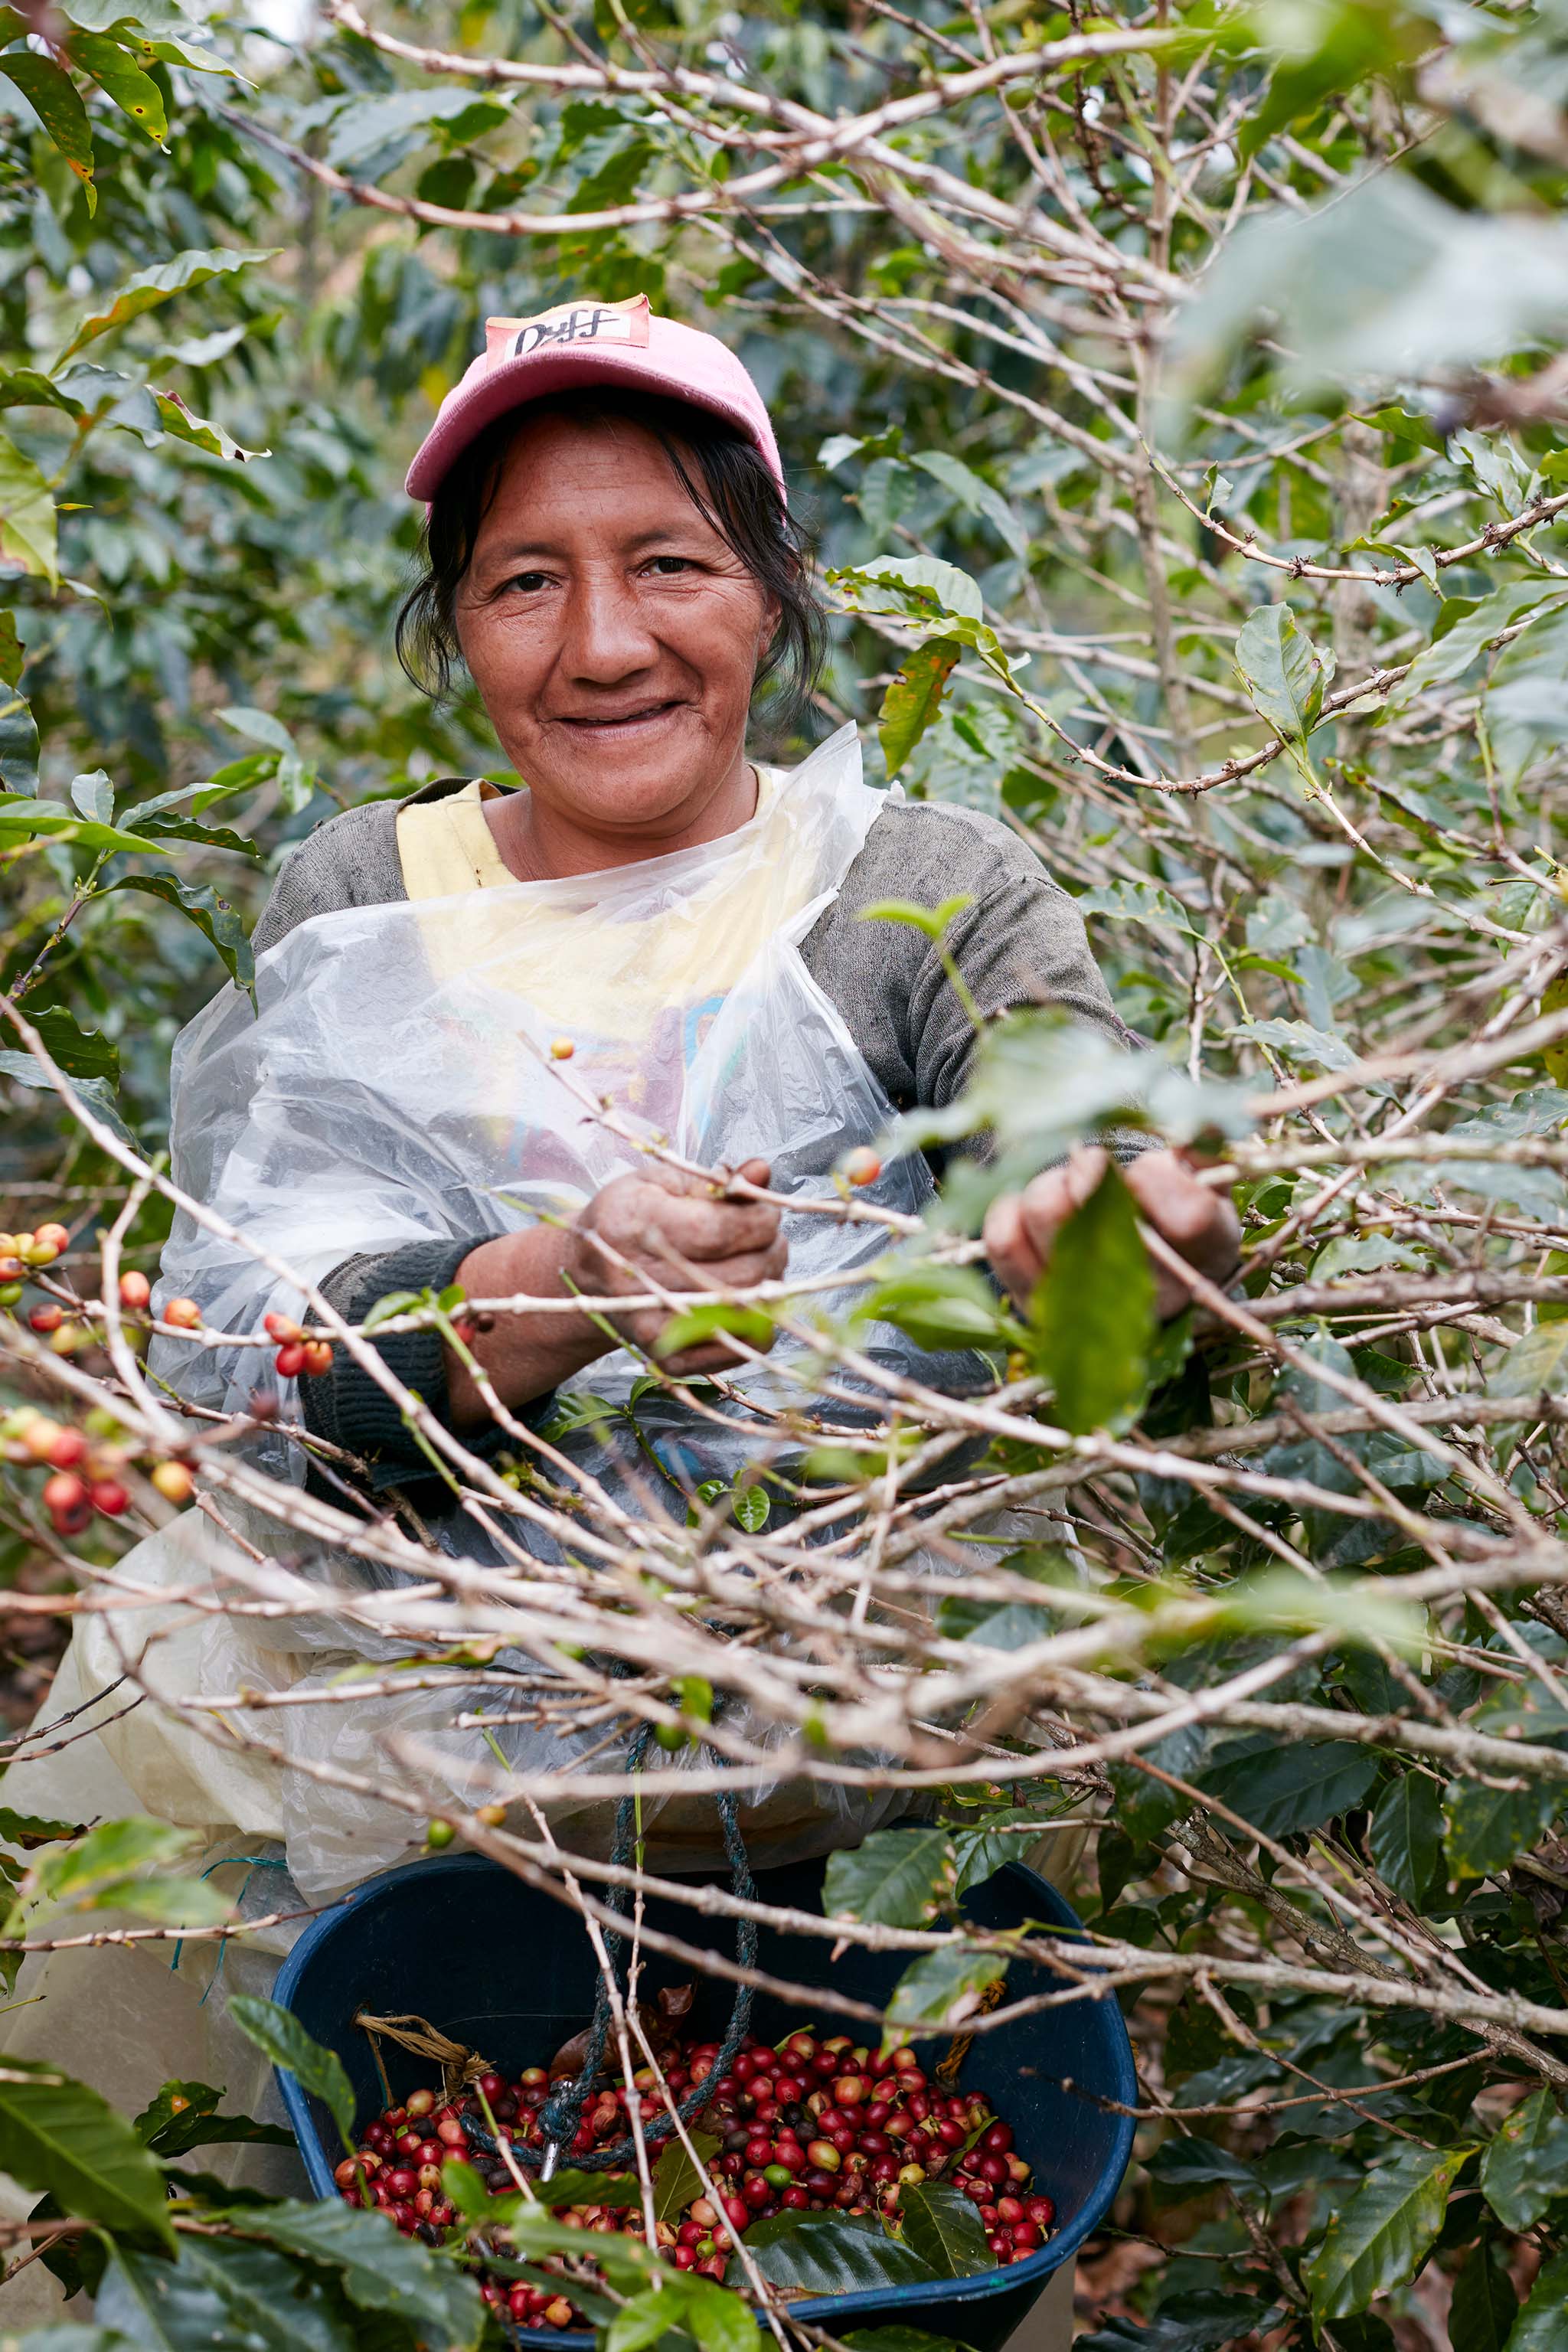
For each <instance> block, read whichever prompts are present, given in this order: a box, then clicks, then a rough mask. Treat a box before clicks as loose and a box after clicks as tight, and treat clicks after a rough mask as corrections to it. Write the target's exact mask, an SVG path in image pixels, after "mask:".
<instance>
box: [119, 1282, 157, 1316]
mask: <svg viewBox="0 0 1568 2352" xmlns="http://www.w3.org/2000/svg"><path fill="white" fill-rule="evenodd" d="M152 1296H153V1286H152V1284H151V1283H150V1282H149V1281H148V1279H147V1277H146V1276H145V1275H144V1274H135V1273H132V1274H122V1275H121V1277H120V1304H121V1307H130V1308H132V1311H133V1312H134V1313H138V1314H139V1313H140V1312H141V1310H142V1308H143V1307H145V1306H146V1305H147V1304H148V1302H149V1300H150V1299H151V1298H152Z"/></svg>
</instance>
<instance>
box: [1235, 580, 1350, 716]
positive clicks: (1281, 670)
mask: <svg viewBox="0 0 1568 2352" xmlns="http://www.w3.org/2000/svg"><path fill="white" fill-rule="evenodd" d="M1236 666H1237V669H1238V670H1239V671H1240V673H1241V682H1242V684H1243V686H1245V687H1246V688H1247V696H1248V698H1249V699H1250V701H1251V704H1252V707H1253V709H1255V710H1256V711H1257V713H1258V717H1259V719H1262V720H1263V721H1264V724H1265V725H1266V726H1268V727H1271V728H1272V729H1273V730H1274V732H1275V733H1276V735H1278V736H1279V740H1280V741H1281V742H1282V743H1304V742H1305V741H1306V740H1307V737H1308V736H1309V735H1310V733H1311V730H1312V728H1313V725H1314V723H1315V722H1316V719H1317V717H1318V713H1319V711H1320V710H1321V709H1322V706H1323V689H1324V688H1325V687H1326V686H1327V684H1328V681H1329V679H1330V678H1331V677H1332V676H1333V674H1334V657H1333V656H1332V654H1330V653H1320V652H1319V650H1318V648H1317V647H1316V646H1314V645H1313V643H1312V640H1311V639H1310V636H1308V635H1307V633H1306V631H1305V630H1304V629H1303V628H1301V627H1300V625H1299V624H1298V622H1297V619H1296V616H1295V614H1293V613H1292V612H1291V610H1290V607H1289V604H1258V605H1257V606H1255V607H1254V609H1253V610H1252V611H1251V612H1250V613H1248V614H1247V618H1246V620H1245V621H1244V622H1243V624H1242V627H1241V634H1240V635H1239V636H1238V637H1237V641H1236Z"/></svg>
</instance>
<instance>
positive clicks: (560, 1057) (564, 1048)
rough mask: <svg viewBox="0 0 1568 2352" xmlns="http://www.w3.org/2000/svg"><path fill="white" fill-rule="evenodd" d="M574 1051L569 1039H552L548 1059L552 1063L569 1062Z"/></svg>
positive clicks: (574, 1048)
mask: <svg viewBox="0 0 1568 2352" xmlns="http://www.w3.org/2000/svg"><path fill="white" fill-rule="evenodd" d="M576 1051H577V1048H576V1046H575V1045H574V1044H573V1042H572V1040H571V1038H570V1037H554V1038H552V1040H551V1045H550V1058H551V1060H552V1062H569V1061H570V1060H571V1059H572V1056H573V1055H574V1053H575V1052H576Z"/></svg>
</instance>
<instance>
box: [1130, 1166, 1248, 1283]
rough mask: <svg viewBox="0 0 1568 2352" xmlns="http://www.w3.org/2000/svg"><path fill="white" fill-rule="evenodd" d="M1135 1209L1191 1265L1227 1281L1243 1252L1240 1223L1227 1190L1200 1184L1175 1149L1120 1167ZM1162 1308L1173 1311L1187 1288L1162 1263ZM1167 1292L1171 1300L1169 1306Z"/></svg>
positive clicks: (1213, 1276) (1171, 1269) (1212, 1278)
mask: <svg viewBox="0 0 1568 2352" xmlns="http://www.w3.org/2000/svg"><path fill="white" fill-rule="evenodd" d="M1122 1175H1123V1178H1124V1179H1125V1181H1126V1184H1127V1189H1128V1191H1129V1192H1131V1195H1132V1197H1133V1199H1134V1200H1135V1201H1136V1202H1137V1203H1138V1208H1139V1213H1140V1214H1141V1215H1142V1217H1143V1219H1144V1221H1145V1222H1146V1223H1148V1224H1151V1225H1152V1226H1153V1228H1154V1230H1155V1232H1156V1233H1157V1234H1161V1235H1162V1236H1163V1239H1164V1240H1165V1241H1167V1242H1169V1244H1171V1247H1172V1248H1173V1250H1175V1251H1177V1252H1178V1253H1179V1254H1180V1255H1181V1256H1183V1257H1184V1258H1185V1259H1186V1261H1187V1263H1188V1265H1192V1266H1195V1267H1196V1269H1197V1271H1198V1272H1199V1273H1200V1274H1202V1275H1205V1276H1207V1277H1208V1278H1209V1280H1210V1281H1213V1282H1224V1281H1228V1279H1229V1278H1230V1276H1232V1275H1233V1274H1234V1273H1235V1271H1236V1267H1237V1261H1238V1259H1239V1257H1240V1255H1241V1223H1240V1220H1239V1219H1238V1218H1237V1213H1236V1209H1235V1206H1234V1204H1233V1202H1231V1200H1230V1198H1229V1195H1228V1194H1226V1193H1224V1192H1215V1191H1214V1190H1213V1188H1212V1187H1211V1186H1209V1185H1207V1184H1202V1183H1200V1182H1199V1181H1198V1179H1197V1178H1196V1176H1194V1173H1193V1171H1192V1170H1191V1169H1190V1168H1189V1167H1188V1166H1187V1164H1186V1162H1185V1161H1184V1160H1182V1159H1181V1158H1180V1157H1179V1156H1178V1155H1177V1153H1175V1152H1173V1151H1149V1152H1145V1153H1144V1154H1143V1156H1142V1158H1141V1159H1138V1160H1133V1161H1131V1164H1130V1165H1129V1166H1128V1167H1126V1168H1124V1169H1123V1170H1122ZM1160 1277H1161V1279H1160V1291H1161V1302H1160V1304H1161V1312H1162V1313H1163V1314H1174V1313H1177V1312H1178V1311H1179V1310H1180V1308H1181V1307H1184V1306H1185V1304H1186V1302H1187V1299H1188V1297H1190V1296H1191V1293H1190V1291H1189V1289H1188V1287H1187V1286H1186V1285H1184V1283H1183V1282H1182V1279H1181V1276H1180V1275H1179V1274H1177V1273H1176V1271H1175V1269H1174V1268H1173V1267H1168V1266H1162V1267H1161V1268H1160ZM1167 1295H1169V1296H1170V1297H1172V1298H1173V1304H1170V1305H1167V1303H1166V1299H1167Z"/></svg>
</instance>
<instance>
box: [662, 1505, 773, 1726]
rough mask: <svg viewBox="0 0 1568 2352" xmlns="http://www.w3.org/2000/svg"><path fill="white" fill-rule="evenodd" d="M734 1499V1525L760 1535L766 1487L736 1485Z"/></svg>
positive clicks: (769, 1508) (767, 1510)
mask: <svg viewBox="0 0 1568 2352" xmlns="http://www.w3.org/2000/svg"><path fill="white" fill-rule="evenodd" d="M734 1497H735V1498H734V1501H733V1502H732V1503H731V1510H732V1511H733V1512H734V1514H735V1524H736V1526H737V1527H741V1528H745V1530H746V1533H747V1534H748V1535H749V1536H755V1535H760V1534H761V1533H762V1531H763V1528H765V1527H766V1526H767V1523H768V1520H769V1518H770V1517H771V1516H772V1514H773V1502H772V1499H771V1497H770V1496H769V1494H768V1490H767V1488H766V1487H765V1486H737V1487H736V1488H735V1490H734ZM689 1679H698V1677H690V1678H689ZM680 1706H681V1712H682V1713H683V1714H686V1715H689V1714H690V1713H691V1708H690V1707H689V1705H688V1704H687V1702H686V1700H685V1699H682V1700H681V1702H680ZM711 1713H712V1695H711V1693H710V1695H709V1704H708V1706H707V1708H706V1709H705V1710H704V1711H703V1720H704V1721H705V1722H706V1721H708V1720H709V1719H710V1716H711Z"/></svg>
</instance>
